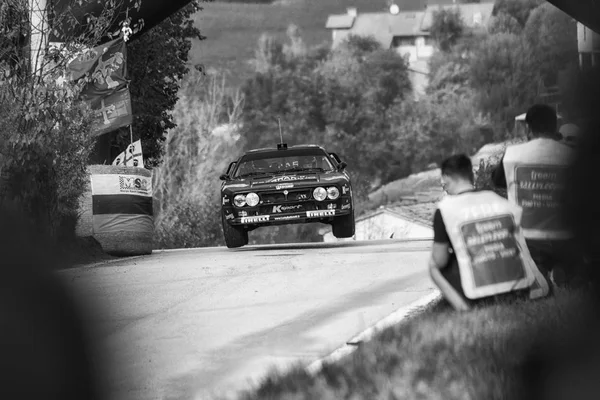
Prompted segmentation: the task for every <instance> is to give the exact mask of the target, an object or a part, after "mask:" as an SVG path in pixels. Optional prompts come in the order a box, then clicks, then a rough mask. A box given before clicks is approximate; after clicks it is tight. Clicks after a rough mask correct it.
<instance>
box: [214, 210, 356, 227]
mask: <svg viewBox="0 0 600 400" xmlns="http://www.w3.org/2000/svg"><path fill="white" fill-rule="evenodd" d="M351 213H352V209H351V208H348V209H345V210H340V209H337V210H307V211H299V212H293V213H281V214H265V215H251V216H247V217H235V216H234V215H233V214H229V215H227V216H226V217H225V219H226V221H227V222H228V223H229V224H230V225H275V224H286V223H302V222H319V221H324V220H330V219H333V218H336V217H340V216H344V215H349V214H351Z"/></svg>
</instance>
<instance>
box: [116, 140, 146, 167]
mask: <svg viewBox="0 0 600 400" xmlns="http://www.w3.org/2000/svg"><path fill="white" fill-rule="evenodd" d="M112 165H125V166H127V167H140V168H143V167H144V156H143V155H142V141H141V140H136V141H135V142H133V144H130V145H129V146H127V150H125V151H123V152H121V153H120V154H119V155H118V156H117V157H116V158H115V159H114V161H113V163H112Z"/></svg>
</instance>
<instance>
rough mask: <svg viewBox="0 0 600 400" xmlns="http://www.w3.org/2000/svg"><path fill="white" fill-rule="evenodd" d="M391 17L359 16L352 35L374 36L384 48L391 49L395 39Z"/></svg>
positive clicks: (373, 14) (383, 15)
mask: <svg viewBox="0 0 600 400" xmlns="http://www.w3.org/2000/svg"><path fill="white" fill-rule="evenodd" d="M390 16H391V15H390V14H388V13H364V14H358V15H357V16H356V21H354V26H353V27H352V29H351V30H350V33H351V34H353V35H359V36H373V37H374V38H375V39H376V40H377V41H378V42H379V43H381V45H382V46H383V47H384V48H389V47H390V46H391V44H392V39H393V35H392V32H391V29H390V21H389V17H390Z"/></svg>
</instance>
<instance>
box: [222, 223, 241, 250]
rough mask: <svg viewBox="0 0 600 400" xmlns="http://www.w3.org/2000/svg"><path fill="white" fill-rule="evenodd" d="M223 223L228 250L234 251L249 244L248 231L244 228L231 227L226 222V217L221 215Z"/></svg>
mask: <svg viewBox="0 0 600 400" xmlns="http://www.w3.org/2000/svg"><path fill="white" fill-rule="evenodd" d="M221 221H222V223H223V236H224V237H225V244H226V245H227V247H228V248H230V249H233V248H236V247H242V246H245V245H247V244H248V231H246V230H245V229H244V227H242V226H239V227H238V226H233V225H230V224H229V223H228V222H227V221H226V220H225V216H224V215H221Z"/></svg>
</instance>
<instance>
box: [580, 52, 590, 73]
mask: <svg viewBox="0 0 600 400" xmlns="http://www.w3.org/2000/svg"><path fill="white" fill-rule="evenodd" d="M579 60H580V62H581V68H583V69H587V68H592V53H579Z"/></svg>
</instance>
